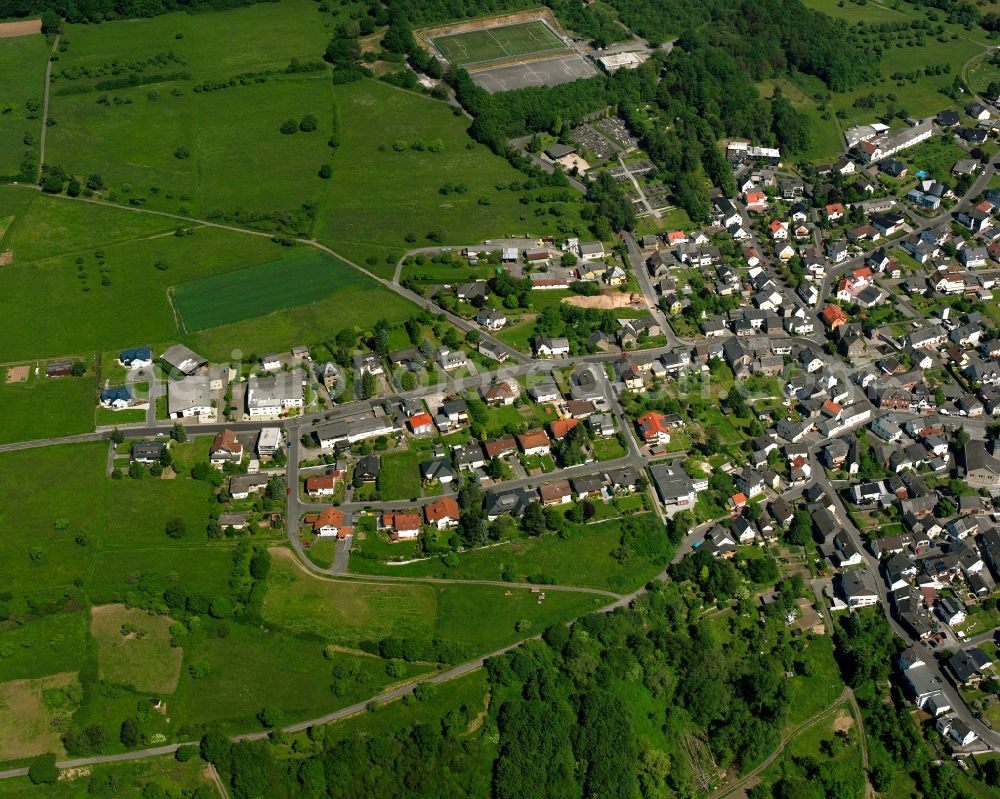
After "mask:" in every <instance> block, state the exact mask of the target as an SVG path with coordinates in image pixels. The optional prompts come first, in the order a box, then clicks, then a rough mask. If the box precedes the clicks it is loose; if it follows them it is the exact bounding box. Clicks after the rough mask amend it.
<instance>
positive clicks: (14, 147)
mask: <svg viewBox="0 0 1000 799" xmlns="http://www.w3.org/2000/svg"><path fill="white" fill-rule="evenodd" d="M48 60H49V46H48V43H47V42H46V41H45V37H44V36H42V35H41V34H40V33H36V34H32V35H30V36H16V37H13V38H9V39H0V75H3V76H4V77H3V94H2V95H0V177H13V176H15V175H17V174H19V173H20V171H21V161H22V160H23V158H24V157H25V155H26V154H27V155H30V156H32V157H34V158H37V152H38V148H37V146H36V145H37V143H38V137H39V136H40V135H41V132H42V119H41V113H40V112H37V111H36V112H35V113H34V114H32V115H35V114H37V118H36V119H29V118H28V117H29V113H30V112H29V111H28V109H27V106H26V103H28V102H33V103H37V104H38V106H39V107H40V106H41V102H42V95H43V94H44V91H45V65H46V63H47V62H48ZM25 134H28V136H29V137H30V141H31V142H32V143H31V144H26V143H25Z"/></svg>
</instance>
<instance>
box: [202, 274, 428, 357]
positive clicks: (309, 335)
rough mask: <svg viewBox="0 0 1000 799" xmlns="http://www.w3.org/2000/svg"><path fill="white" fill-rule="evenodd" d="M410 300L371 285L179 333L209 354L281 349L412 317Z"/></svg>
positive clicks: (220, 355)
mask: <svg viewBox="0 0 1000 799" xmlns="http://www.w3.org/2000/svg"><path fill="white" fill-rule="evenodd" d="M415 307H416V306H414V305H413V303H411V302H410V301H409V300H407V299H405V298H403V297H401V296H400V295H398V294H396V293H395V292H392V291H390V290H389V289H386V288H382V287H381V286H379V285H376V284H375V283H372V282H369V283H368V285H366V286H363V287H361V288H359V290H357V291H355V292H353V293H351V292H342V293H337V294H334V295H333V296H331V297H327V298H326V299H324V300H319V301H318V302H313V303H310V304H309V305H300V306H296V307H295V308H289V309H286V310H283V311H277V312H276V313H273V314H271V315H270V316H268V317H265V318H264V319H248V320H245V321H243V322H234V323H233V324H229V325H222V326H220V327H213V328H210V329H209V330H204V331H202V332H200V333H195V334H193V335H189V336H184V337H183V338H184V341H185V342H186V343H187V344H188V345H190V346H191V347H193V348H194V349H195V350H196V351H197V352H201V353H203V354H204V355H206V356H207V357H210V358H228V357H229V355H230V353H232V351H233V350H234V349H238V350H241V351H242V352H245V353H246V352H267V351H269V350H270V351H281V350H285V349H287V348H288V346H289V342H290V341H301V342H306V343H309V344H312V343H315V342H317V341H321V340H323V339H325V338H329V337H331V336H333V335H335V334H336V333H337V331H339V330H342V329H344V328H362V329H365V330H367V329H369V328H370V327H371V325H372V323H373V322H374V321H376V320H378V319H385V320H386V321H387V322H401V321H403V320H404V319H407V318H409V317H410V316H412V315H413V313H414V310H415Z"/></svg>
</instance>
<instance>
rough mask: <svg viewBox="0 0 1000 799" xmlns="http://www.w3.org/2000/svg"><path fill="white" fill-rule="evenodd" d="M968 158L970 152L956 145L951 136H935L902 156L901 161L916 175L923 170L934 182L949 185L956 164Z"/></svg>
mask: <svg viewBox="0 0 1000 799" xmlns="http://www.w3.org/2000/svg"><path fill="white" fill-rule="evenodd" d="M968 157H969V153H968V151H966V150H963V149H962V148H961V147H959V146H958V145H957V144H955V142H954V141H953V139H952V137H951V136H935V137H934V138H932V139H928V140H927V141H925V142H922V143H921V144H918V145H917V146H916V147H911V148H910V149H909V150H907V151H906V152H904V153H903V154H902V156H901V160H903V161H905V162H906V163H908V164H910V166H911V167H912V169H911V171H912V172H913V173H914V174H915V173H916V172H917V171H918V170H923V171H924V172H926V173H927V174H929V175H930V176H931V177H932V178H934V180H937V181H943V182H944V183H948V182H949V181H950V180H951V168H952V167H953V166H954V165H955V162H956V161H958V160H959V159H961V158H968Z"/></svg>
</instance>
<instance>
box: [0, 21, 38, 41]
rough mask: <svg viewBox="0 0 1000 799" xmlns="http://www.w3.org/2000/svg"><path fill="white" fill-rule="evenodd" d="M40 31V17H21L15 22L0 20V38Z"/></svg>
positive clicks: (10, 37)
mask: <svg viewBox="0 0 1000 799" xmlns="http://www.w3.org/2000/svg"><path fill="white" fill-rule="evenodd" d="M41 32H42V21H41V20H40V19H22V20H18V21H17V22H0V39H13V38H14V37H15V36H30V35H31V34H32V33H41Z"/></svg>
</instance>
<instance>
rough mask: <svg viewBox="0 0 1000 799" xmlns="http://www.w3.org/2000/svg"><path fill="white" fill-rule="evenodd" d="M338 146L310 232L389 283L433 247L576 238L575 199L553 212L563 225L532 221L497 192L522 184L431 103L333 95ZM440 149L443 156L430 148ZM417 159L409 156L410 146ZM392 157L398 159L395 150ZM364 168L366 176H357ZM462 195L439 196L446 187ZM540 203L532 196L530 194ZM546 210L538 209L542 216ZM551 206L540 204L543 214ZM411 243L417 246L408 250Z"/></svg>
mask: <svg viewBox="0 0 1000 799" xmlns="http://www.w3.org/2000/svg"><path fill="white" fill-rule="evenodd" d="M334 91H335V94H336V100H337V108H338V112H339V118H340V125H341V128H342V132H341V143H340V146H339V147H338V148H337V149H336V151H335V152H334V156H333V162H332V163H333V178H332V179H331V180H330V181H328V182H329V192H328V193H327V197H326V201H325V202H324V204H323V205H322V207H321V208H320V210H319V212H318V215H317V222H316V237H317V238H318V239H319V240H320V241H322V242H323V243H324V244H327V245H328V246H329V247H331V248H332V249H333V250H334V251H336V252H338V253H340V254H342V255H344V256H345V257H347V258H349V259H352V260H353V261H355V262H356V263H365V261H366V259H367V258H369V257H371V258H373V259H374V263H373V264H371V265H369V268H370V269H372V270H373V271H377V272H378V274H380V275H382V276H386V277H388V276H391V275H392V273H393V272H394V270H395V263H396V260H395V258H392V259H391V261H392V263H391V264H390V263H386V258H387V257H388V256H396V257H398V256H399V255H400V254H401V253H402V252H403V251H404V250H406V249H409V248H411V247H415V246H421V245H424V244H429V243H432V242H430V241H429V240H428V239H427V238H426V236H427V234H428V233H431V232H436V233H440V234H441V238H442V240H443V241H444V242H445V243H447V244H455V245H461V244H465V243H468V244H474V243H476V242H479V241H481V240H484V239H488V238H492V237H495V236H502V235H504V234H507V233H526V232H529V231H530V232H531V233H532V234H544V233H552V234H558V233H559V232H560V231H566V232H568V231H572V230H578V231H583V230H584V229H585V227H586V226H585V225H584V224H583V222H581V220H580V210H581V208H582V205H581V204H580V203H579V202H578V201H577V198H575V197H574V198H572V199H573V201H572V202H566V203H560V204H557V207H559V208H561V209H562V215H561V216H553V215H551V214H549V213H546V214H544V215H541V216H536V215H535V213H534V210H533V209H532V208H531V205H530V204H529V205H522V204H521V203H520V202H519V200H520V193H519V192H518V193H515V192H512V191H510V190H509V189H506V188H504V189H503V190H499V189H498V188H497V186H498V185H499V186H504V187H506V186H507V185H509V184H510V183H512V182H517V183H520V182H521V181H522V180H523V175H522V174H521V173H520V172H517V171H515V170H514V169H513V167H511V166H510V164H508V163H507V162H506V161H505V160H503V159H502V158H499V157H497V156H495V155H493V154H492V153H491V152H490V151H489V150H488V149H487V148H486V147H484V146H483V145H479V144H475V143H474V142H472V141H471V140H470V139H469V136H468V134H467V132H466V131H467V128H468V125H469V123H468V120H466V119H465V118H464V117H461V116H455V115H453V114H452V113H451V110H450V109H449V107H448V106H447V105H446V104H444V103H441V102H439V101H436V100H431V99H428V98H427V97H423V96H421V95H418V94H414V93H411V92H406V91H403V90H401V89H397V88H395V87H393V86H389V85H387V84H385V83H379V82H377V81H373V80H361V81H357V82H355V83H349V84H346V85H342V86H336V87H334ZM435 142H438V143H440V145H441V147H442V149H441V151H440V152H431V151H430V150H428V149H427V148H428V147H429V146H430V145H432V144H434V143H435ZM414 144H418V145H419V146H420V147H421V148H422V149H421V150H415V149H413V148H412V146H411V145H414ZM397 148H398V149H397ZM358 164H364V166H365V168H364V169H358V168H357V165H358ZM446 183H448V184H453V185H454V184H462V185H464V186H465V189H466V190H465V191H464V193H455V192H451V193H449V194H447V195H445V194H442V193H440V189H441V188H442V186H444V184H446ZM535 194H538V192H535ZM542 207H543V206H539V208H542ZM550 207H551V206H550V205H548V204H546V205H545V206H544V209H545V210H546V211H548V209H549V208H550ZM409 234H413V237H414V243H411V242H408V241H407V238H406V237H407V236H408V235H409Z"/></svg>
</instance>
